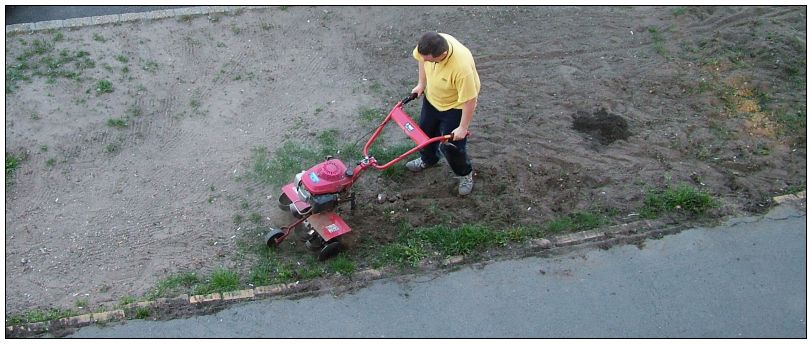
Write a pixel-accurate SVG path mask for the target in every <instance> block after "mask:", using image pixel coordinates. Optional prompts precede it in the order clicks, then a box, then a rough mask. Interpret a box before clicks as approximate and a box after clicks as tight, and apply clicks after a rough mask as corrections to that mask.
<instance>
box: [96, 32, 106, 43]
mask: <svg viewBox="0 0 812 344" xmlns="http://www.w3.org/2000/svg"><path fill="white" fill-rule="evenodd" d="M93 40H94V41H96V42H102V43H104V42H107V39H106V38H104V36H102V35H100V34H98V33H94V34H93Z"/></svg>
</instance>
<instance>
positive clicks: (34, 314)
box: [6, 308, 79, 326]
mask: <svg viewBox="0 0 812 344" xmlns="http://www.w3.org/2000/svg"><path fill="white" fill-rule="evenodd" d="M76 315H79V313H78V312H76V311H74V310H71V309H60V308H48V309H35V310H30V311H26V312H24V313H20V314H14V315H11V316H8V317H6V325H10V326H11V325H22V324H29V323H37V322H43V321H51V320H56V319H62V318H68V317H72V316H76Z"/></svg>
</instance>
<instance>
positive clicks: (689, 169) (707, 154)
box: [5, 6, 807, 313]
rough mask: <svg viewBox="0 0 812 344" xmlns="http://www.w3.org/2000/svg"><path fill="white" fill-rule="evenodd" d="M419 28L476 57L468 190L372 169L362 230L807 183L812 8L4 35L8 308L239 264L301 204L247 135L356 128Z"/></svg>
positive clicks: (427, 17) (106, 298) (740, 198)
mask: <svg viewBox="0 0 812 344" xmlns="http://www.w3.org/2000/svg"><path fill="white" fill-rule="evenodd" d="M404 18H406V19H407V20H404ZM427 30H439V31H441V32H446V33H449V34H452V35H454V36H455V37H457V38H458V39H459V40H460V41H461V42H462V43H463V44H465V45H466V46H467V47H468V48H470V50H471V51H472V52H473V54H474V57H475V60H476V64H477V68H478V70H479V73H480V78H481V81H482V92H481V95H480V98H479V106H478V109H477V111H476V114H475V117H474V120H473V124H472V126H471V128H470V129H471V132H472V136H471V137H470V141H469V146H468V147H469V150H470V153H471V157H472V160H473V164H474V168H475V181H476V184H475V187H474V192H473V194H472V195H470V196H469V197H465V198H460V197H458V196H457V195H456V180H455V179H454V178H453V173H451V171H450V169H449V168H448V167H447V166H445V165H443V167H440V168H433V169H429V170H427V171H425V172H423V173H420V174H416V175H407V176H405V177H403V178H399V179H396V180H391V179H386V178H381V177H379V175H378V174H377V173H375V172H369V173H368V175H365V176H363V177H362V178H361V179H360V180H359V183H357V184H356V185H357V190H356V192H357V194H358V203H359V209H358V210H357V211H356V213H355V215H347V216H346V220H347V222H348V223H349V224H350V225H351V226H352V227H353V228H354V231H353V232H352V237H350V238H349V239H350V240H349V241H350V242H351V244H352V245H356V246H357V245H358V243H361V242H364V241H372V242H380V243H385V242H391V241H392V240H394V238H395V236H396V233H397V224H400V223H403V222H404V221H405V222H406V223H409V224H412V225H415V226H430V225H436V224H451V225H459V224H463V223H484V224H489V225H493V226H496V227H497V228H509V227H512V226H521V225H541V224H543V223H544V222H545V221H547V220H550V219H553V218H556V217H558V216H563V215H566V214H570V213H573V212H578V211H606V210H611V213H614V214H618V215H617V216H616V217H615V218H614V219H613V220H614V221H616V222H625V221H634V220H637V217H636V216H635V213H637V210H638V209H639V208H640V207H641V206H642V204H643V202H644V199H645V195H646V192H647V190H650V189H652V188H661V187H665V186H669V185H676V184H682V183H684V184H688V185H691V186H692V187H695V188H697V189H701V190H703V191H707V192H708V193H710V194H711V195H713V196H714V197H715V198H716V199H718V200H720V201H721V204H722V207H721V208H719V209H718V210H716V211H715V212H714V213H713V214H711V215H712V216H724V215H729V214H739V213H742V212H760V211H763V210H764V209H766V207H768V206H769V205H770V197H771V196H773V195H776V194H783V193H786V192H787V191H788V190H797V189H799V188H800V189H803V188H805V187H806V130H805V126H806V69H807V68H806V9H805V8H804V7H783V6H782V7H749V6H744V7H741V6H737V7H729V6H723V7H712V6H711V7H628V6H621V7H596V6H588V7H564V6H555V7H544V6H533V7H521V6H520V7H513V6H511V7H507V6H472V7H467V6H466V7H407V8H398V7H355V6H351V7H350V6H348V7H318V6H316V7H313V6H308V7H298V6H292V7H269V8H265V9H257V10H246V11H240V12H239V13H229V14H211V15H204V16H193V17H182V18H169V19H161V20H144V21H134V22H122V23H118V24H106V25H97V26H88V27H82V28H76V29H64V30H58V31H37V32H32V33H23V34H15V35H8V34H7V35H6V42H5V44H6V83H7V93H6V131H5V135H6V137H5V144H6V152H7V154H8V153H11V154H15V155H17V156H25V157H26V158H25V159H24V160H23V161H22V162H21V164H20V167H19V168H18V169H17V170H16V173H15V174H14V176H13V177H12V178H11V181H12V183H11V184H9V185H8V186H7V188H6V220H5V227H6V230H5V237H6V257H5V258H6V262H5V265H6V295H5V297H6V299H5V301H6V311H7V312H9V313H13V312H18V311H22V310H26V309H30V308H37V307H48V306H55V307H63V308H73V307H74V306H75V305H76V304H77V303H81V302H83V301H87V304H88V305H89V307H95V306H96V305H99V304H104V303H113V304H115V303H117V302H118V300H120V299H121V298H122V297H124V296H128V295H133V296H138V295H143V294H144V293H145V292H146V291H147V290H148V289H149V288H150V287H153V286H155V285H156V283H157V282H158V281H160V280H161V279H162V278H164V277H166V276H167V275H168V274H169V273H172V272H176V271H200V272H201V273H206V272H207V271H211V270H213V269H215V268H218V267H226V268H228V269H235V270H239V271H241V272H244V273H245V274H246V275H247V273H248V271H247V270H248V269H250V265H248V264H247V263H246V262H245V261H244V260H243V259H240V258H239V257H240V255H241V254H242V253H243V252H242V250H243V248H241V247H240V246H239V241H240V240H250V239H251V237H252V236H256V233H254V232H253V231H251V228H254V227H257V226H260V227H267V226H270V225H274V226H277V227H278V226H283V225H286V224H287V223H288V222H290V217H289V215H288V214H286V213H284V212H282V211H281V210H279V209H277V208H276V204H275V202H276V197H277V195H278V193H279V188H278V186H273V185H268V184H267V183H263V182H261V181H256V180H253V179H251V178H246V176H247V175H249V174H250V169H251V157H252V152H253V151H254V149H255V148H257V147H265V148H267V151H268V152H274V151H275V150H276V149H278V148H280V147H282V145H283V144H284V143H285V142H296V143H298V144H302V145H304V146H305V148H309V147H310V146H311V145H313V146H315V142H317V136H318V135H319V133H322V132H324V131H327V130H335V131H336V132H338V133H339V135H340V140H342V141H346V142H356V141H358V140H365V139H366V137H368V135H369V131H370V129H371V128H372V127H374V125H376V123H372V124H371V123H369V122H365V121H364V120H362V119H361V116H359V113H361V112H362V110H363V109H369V108H374V109H379V110H380V111H381V112H385V111H388V109H390V108H391V107H392V106H393V105H394V104H395V103H396V102H397V101H398V100H399V99H401V98H402V97H403V96H405V95H406V94H407V93H408V92H409V91H410V90H411V88H412V87H413V86H414V84H415V83H416V81H417V68H416V67H417V65H416V62H415V61H414V60H413V59H412V57H411V56H410V55H411V51H412V49H413V47H414V45H415V42H416V40H417V38H418V37H419V35H420V34H421V33H422V32H424V31H427ZM46 56H50V58H49V59H45V57H46ZM58 71H66V73H57V72H58ZM70 72H75V73H76V74H70ZM49 73H50V74H49ZM26 78H27V79H30V80H26ZM9 86H11V88H10V89H9ZM406 111H407V112H409V113H417V112H419V104H417V102H413V103H412V104H408V105H407V107H406ZM399 135H402V133H400V132H399V131H398V130H397V129H395V130H387V131H386V132H385V133H384V135H383V139H384V140H391V139H390V137H399ZM596 141H597V144H599V145H597V146H596ZM390 142H391V141H390ZM342 158H347V159H349V158H351V159H355V158H357V157H342ZM345 161H346V160H345ZM290 177H291V178H292V176H290ZM380 193H386V194H387V195H397V197H393V198H392V199H391V201H390V200H389V199H387V202H384V203H380V204H379V203H377V202H376V201H375V200H376V197H377V195H378V194H380ZM253 214H257V215H256V216H253ZM242 218H244V219H249V218H252V219H253V220H255V221H256V222H257V223H258V225H255V224H252V223H250V222H249V221H247V220H246V221H242V222H241V221H238V220H239V219H242ZM256 240H261V234H260V236H259V237H256ZM291 245H293V244H291ZM292 247H299V246H292ZM297 249H299V248H297ZM285 250H288V249H285ZM285 250H283V252H282V253H280V254H284V252H288V251H285Z"/></svg>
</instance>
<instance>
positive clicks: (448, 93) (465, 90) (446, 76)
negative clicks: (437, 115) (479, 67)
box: [412, 33, 479, 111]
mask: <svg viewBox="0 0 812 344" xmlns="http://www.w3.org/2000/svg"><path fill="white" fill-rule="evenodd" d="M440 35H441V36H443V38H445V40H446V42H448V56H447V57H446V58H445V59H444V60H442V61H440V62H426V61H424V60H423V58H422V57H421V56H420V53H419V52H417V47H415V48H414V51H412V56H413V57H414V58H415V59H416V60H417V61H420V62H423V69H425V71H426V90H425V94H426V98H427V99H428V101H429V102H430V103H431V105H434V107H435V108H437V110H440V111H447V110H450V109H462V105H463V104H464V103H465V102H467V101H469V100H471V99H474V98H475V97H477V96H478V95H479V74H478V73H477V71H476V65H475V64H474V57H473V56H472V55H471V51H469V50H468V48H466V47H465V46H464V45H462V43H460V42H459V41H457V39H456V38H454V37H452V36H451V35H448V34H444V33H441V34H440Z"/></svg>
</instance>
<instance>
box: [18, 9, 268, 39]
mask: <svg viewBox="0 0 812 344" xmlns="http://www.w3.org/2000/svg"><path fill="white" fill-rule="evenodd" d="M269 7H272V6H196V7H185V8H171V9H167V10H157V11H150V12H139V13H123V14H110V15H103V16H93V17H84V18H70V19H58V20H48V21H41V22H35V23H20V24H11V25H6V34H14V33H24V32H35V31H44V30H53V29H61V28H71V27H83V26H94V25H102V24H110V23H121V22H129V21H136V20H146V19H162V18H170V17H180V16H186V15H201V14H210V13H223V12H232V11H237V10H252V9H258V8H269Z"/></svg>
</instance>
